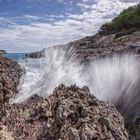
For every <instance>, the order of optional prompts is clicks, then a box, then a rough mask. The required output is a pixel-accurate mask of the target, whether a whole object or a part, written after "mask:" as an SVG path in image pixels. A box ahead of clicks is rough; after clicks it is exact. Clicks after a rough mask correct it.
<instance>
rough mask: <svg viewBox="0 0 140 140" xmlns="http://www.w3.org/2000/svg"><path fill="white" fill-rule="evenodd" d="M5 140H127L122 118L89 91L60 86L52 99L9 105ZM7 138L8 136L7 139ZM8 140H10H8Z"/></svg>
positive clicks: (5, 109) (3, 130) (3, 122)
mask: <svg viewBox="0 0 140 140" xmlns="http://www.w3.org/2000/svg"><path fill="white" fill-rule="evenodd" d="M2 110H3V113H4V114H5V115H4V116H3V117H2V119H1V123H0V124H1V130H0V134H1V139H2V140H9V139H11V140H19V139H23V140H24V139H26V140H104V139H107V140H127V138H128V134H127V132H126V129H125V128H124V120H123V117H122V116H121V115H120V113H118V111H117V110H116V109H115V107H114V106H113V105H112V104H108V103H105V102H103V101H99V100H97V99H96V98H95V97H94V96H93V95H91V94H90V91H89V89H88V88H87V87H83V88H78V87H76V86H75V85H74V86H71V87H66V86H65V85H63V84H62V85H60V86H59V87H58V88H56V89H55V90H54V92H53V94H52V95H51V96H49V97H48V98H47V99H43V98H41V97H39V96H33V97H32V98H30V99H29V100H28V101H26V102H25V103H21V104H12V105H10V104H6V105H5V106H4V107H3V109H2ZM5 135H6V136H5ZM7 137H8V138H7Z"/></svg>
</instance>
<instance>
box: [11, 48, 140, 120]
mask: <svg viewBox="0 0 140 140" xmlns="http://www.w3.org/2000/svg"><path fill="white" fill-rule="evenodd" d="M45 54H46V55H45V57H44V58H41V59H37V60H34V59H28V60H22V61H21V62H20V64H21V65H22V66H23V67H25V70H26V74H25V75H24V76H23V78H21V84H20V85H19V87H18V89H19V93H18V94H17V95H16V97H14V98H13V99H12V100H11V101H12V102H15V103H19V102H23V101H25V100H27V99H28V98H29V97H31V96H32V95H34V94H38V95H40V96H43V97H47V96H49V95H50V94H51V93H52V92H53V90H54V88H55V87H57V86H58V85H60V84H61V83H64V84H66V85H72V84H77V85H78V86H80V87H81V86H85V85H86V86H88V87H89V88H90V90H91V93H92V94H94V95H95V96H96V97H97V98H99V99H100V100H104V101H107V102H111V103H113V104H114V105H115V106H116V107H117V109H118V110H119V111H120V112H121V113H122V114H123V115H124V117H125V118H126V120H127V121H132V120H133V119H135V118H136V117H137V116H139V115H140V111H139V109H140V86H139V85H140V71H139V69H140V61H139V58H138V57H136V56H135V55H133V54H119V55H117V54H115V55H112V56H110V57H104V58H98V59H96V60H94V61H93V62H91V63H90V64H89V65H88V66H87V65H82V64H80V61H79V60H78V59H77V56H76V54H75V49H73V48H71V49H68V48H67V47H66V46H59V47H51V48H47V49H46V50H45Z"/></svg>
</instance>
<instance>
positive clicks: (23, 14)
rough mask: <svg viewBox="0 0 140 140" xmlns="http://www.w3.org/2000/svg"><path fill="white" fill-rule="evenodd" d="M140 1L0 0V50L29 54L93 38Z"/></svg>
mask: <svg viewBox="0 0 140 140" xmlns="http://www.w3.org/2000/svg"><path fill="white" fill-rule="evenodd" d="M138 1H139V0H0V49H4V50H6V51H8V52H31V51H37V50H40V49H42V48H45V47H48V46H53V45H56V44H63V43H67V42H69V41H71V40H75V39H79V38H81V37H84V36H87V35H92V34H95V33H96V32H97V30H98V29H99V27H100V26H101V25H102V24H103V23H105V22H106V21H110V20H111V19H112V18H113V17H115V16H116V15H118V14H119V13H120V12H121V11H122V10H123V9H125V8H127V7H129V6H131V5H135V4H136V3H138Z"/></svg>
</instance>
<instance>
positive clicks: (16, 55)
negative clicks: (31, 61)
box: [4, 53, 27, 60]
mask: <svg viewBox="0 0 140 140" xmlns="http://www.w3.org/2000/svg"><path fill="white" fill-rule="evenodd" d="M4 57H6V58H9V59H15V60H20V59H26V58H27V57H26V53H6V54H4Z"/></svg>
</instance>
